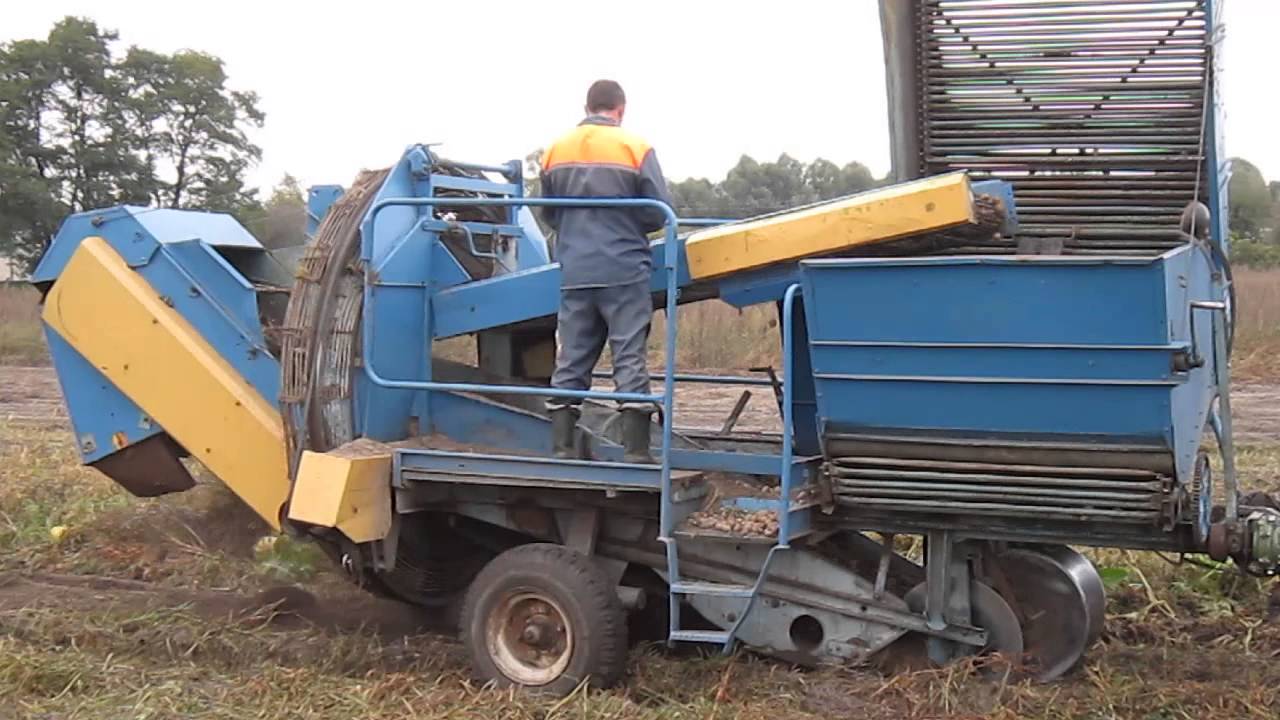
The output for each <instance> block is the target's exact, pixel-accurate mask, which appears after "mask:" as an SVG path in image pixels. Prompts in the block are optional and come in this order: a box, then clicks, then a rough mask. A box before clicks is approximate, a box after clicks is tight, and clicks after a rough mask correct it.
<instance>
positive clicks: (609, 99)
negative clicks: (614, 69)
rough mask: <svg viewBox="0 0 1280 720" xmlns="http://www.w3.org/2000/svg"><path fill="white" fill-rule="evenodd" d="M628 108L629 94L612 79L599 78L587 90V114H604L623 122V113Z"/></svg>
mask: <svg viewBox="0 0 1280 720" xmlns="http://www.w3.org/2000/svg"><path fill="white" fill-rule="evenodd" d="M626 109H627V95H626V93H624V92H622V86H621V85H619V84H618V83H616V82H614V81H612V80H597V81H595V82H593V83H591V88H590V89H589V90H587V108H586V110H587V114H588V115H604V116H606V117H611V118H613V119H614V120H616V121H617V122H622V113H623V112H624V111H625V110H626Z"/></svg>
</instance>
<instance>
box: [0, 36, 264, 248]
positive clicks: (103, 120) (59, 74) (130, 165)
mask: <svg viewBox="0 0 1280 720" xmlns="http://www.w3.org/2000/svg"><path fill="white" fill-rule="evenodd" d="M117 41H118V36H117V34H116V33H115V32H114V31H110V30H105V29H103V28H100V27H99V26H98V25H97V24H96V23H94V22H93V21H91V20H86V19H82V18H73V17H67V18H64V19H63V20H61V21H59V22H58V23H56V24H55V25H54V26H53V28H52V29H51V30H50V32H49V34H48V36H47V37H46V38H45V39H43V40H17V41H13V42H9V43H4V44H3V45H0V187H2V188H3V192H0V255H7V256H9V257H11V258H14V259H17V260H18V261H20V262H21V263H24V264H26V265H28V266H29V265H31V264H33V263H34V261H35V260H36V259H38V258H39V256H40V255H41V253H42V252H43V250H44V247H45V245H46V244H47V242H48V240H49V238H50V237H51V236H52V234H53V233H54V232H55V231H56V228H57V225H58V223H59V222H61V220H62V218H63V217H65V216H66V215H67V214H68V213H72V212H79V211H83V210H87V209H92V208H97V207H105V206H110V205H116V204H121V203H136V204H155V205H162V206H165V207H193V206H198V207H201V208H205V209H211V210H222V211H227V212H232V213H236V214H238V215H240V216H241V217H247V215H248V214H250V213H251V212H252V211H253V210H255V209H256V208H257V205H258V204H257V201H256V199H255V198H254V191H252V190H250V189H248V188H246V187H245V184H244V174H245V172H246V171H247V170H248V168H249V167H250V166H251V165H252V164H253V163H255V162H256V161H257V160H258V158H259V157H260V154H261V151H260V150H259V149H258V147H257V146H256V145H254V144H253V143H252V142H251V140H250V139H249V132H250V131H251V130H252V129H253V128H255V127H260V126H261V124H262V120H263V115H262V112H261V111H260V110H259V109H258V107H257V97H256V96H255V95H253V94H252V93H244V92H238V91H235V90H232V89H230V88H228V87H227V86H226V73H225V71H224V69H223V65H222V61H221V60H219V59H218V58H216V57H213V56H211V55H206V54H203V53H197V52H192V51H181V52H178V53H175V54H173V55H166V54H163V53H157V52H153V51H148V50H143V49H140V48H131V49H130V50H129V51H128V52H127V53H125V54H124V55H123V56H120V55H118V54H117V53H115V52H114V46H115V44H116V43H117Z"/></svg>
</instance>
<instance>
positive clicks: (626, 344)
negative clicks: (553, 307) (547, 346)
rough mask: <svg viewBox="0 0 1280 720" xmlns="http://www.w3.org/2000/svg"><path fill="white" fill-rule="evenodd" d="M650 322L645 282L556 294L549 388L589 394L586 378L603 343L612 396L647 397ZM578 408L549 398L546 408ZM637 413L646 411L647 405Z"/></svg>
mask: <svg viewBox="0 0 1280 720" xmlns="http://www.w3.org/2000/svg"><path fill="white" fill-rule="evenodd" d="M652 318H653V299H652V297H651V295H650V291H649V282H648V281H647V280H646V281H643V282H637V283H630V284H628V285H615V286H612V287H599V288H577V289H565V290H561V291H560V312H559V313H558V314H557V316H556V346H557V348H556V372H555V374H554V375H552V376H551V387H554V388H561V389H565V390H587V389H589V388H590V387H591V373H592V371H594V370H595V367H596V363H597V362H598V361H599V360H600V353H601V352H602V351H603V350H604V343H605V340H608V341H609V350H610V351H611V352H612V353H613V382H614V385H615V386H616V389H617V391H618V392H626V393H644V394H648V393H649V369H648V367H647V365H646V362H645V361H646V358H645V351H646V345H647V344H648V341H649V322H650V320H652ZM581 402H582V401H581V400H578V399H574V398H550V399H548V400H547V407H548V408H549V409H552V410H554V409H555V408H558V407H564V406H565V405H578V404H581ZM626 405H627V406H628V407H630V406H632V404H631V403H627V404H626ZM638 407H643V408H646V409H648V408H650V407H651V405H648V404H641V405H639V406H638Z"/></svg>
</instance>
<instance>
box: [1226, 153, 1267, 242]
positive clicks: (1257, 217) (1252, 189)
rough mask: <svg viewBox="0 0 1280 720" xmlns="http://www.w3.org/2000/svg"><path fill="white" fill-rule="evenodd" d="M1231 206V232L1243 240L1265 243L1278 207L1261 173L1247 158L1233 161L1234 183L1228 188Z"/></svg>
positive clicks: (1232, 179) (1232, 178) (1232, 181)
mask: <svg viewBox="0 0 1280 720" xmlns="http://www.w3.org/2000/svg"><path fill="white" fill-rule="evenodd" d="M1227 197H1228V201H1229V202H1230V205H1231V209H1230V214H1229V218H1230V225H1231V232H1232V233H1233V234H1235V235H1239V236H1241V237H1247V238H1253V239H1262V238H1263V236H1264V235H1266V234H1269V232H1270V230H1271V229H1272V227H1273V224H1274V219H1275V203H1274V201H1273V199H1272V197H1271V189H1270V188H1269V187H1268V186H1267V182H1266V180H1264V179H1263V177H1262V171H1260V170H1259V169H1258V167H1257V166H1256V165H1254V164H1253V163H1251V162H1249V161H1248V160H1245V159H1244V158H1232V159H1231V182H1230V184H1229V185H1228V188H1227Z"/></svg>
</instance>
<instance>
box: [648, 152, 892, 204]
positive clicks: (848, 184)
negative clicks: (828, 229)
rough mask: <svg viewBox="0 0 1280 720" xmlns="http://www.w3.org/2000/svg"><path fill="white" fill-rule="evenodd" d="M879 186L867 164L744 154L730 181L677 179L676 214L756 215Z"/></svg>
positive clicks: (674, 187) (674, 190)
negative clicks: (764, 159) (760, 159)
mask: <svg viewBox="0 0 1280 720" xmlns="http://www.w3.org/2000/svg"><path fill="white" fill-rule="evenodd" d="M875 186H876V180H875V178H874V177H873V176H872V175H871V171H870V170H868V169H867V168H866V166H865V165H862V164H861V163H856V162H851V163H849V164H847V165H845V166H844V167H840V166H839V165H836V164H835V163H833V162H831V161H830V160H826V159H823V158H818V159H817V160H814V161H813V162H811V163H809V164H807V165H806V164H804V163H801V162H800V161H798V160H796V159H795V158H793V157H791V156H790V155H787V154H785V153H784V154H783V155H780V156H779V157H778V159H777V160H776V161H775V162H764V163H762V162H757V161H756V160H755V159H754V158H751V157H750V156H747V155H743V156H742V157H741V158H739V160H738V163H737V164H736V165H734V166H733V168H731V169H730V170H729V172H728V173H727V174H726V175H725V178H724V180H722V181H720V182H718V183H712V182H711V181H710V180H707V179H705V178H690V179H688V180H683V181H681V182H678V183H672V185H671V194H672V195H673V196H674V199H675V202H676V213H677V214H679V215H681V216H684V217H691V216H703V217H711V216H715V217H731V218H741V217H751V216H753V215H763V214H766V213H772V212H778V211H780V210H787V209H789V208H794V207H797V206H800V205H806V204H808V203H813V202H817V201H820V200H832V199H834V198H839V197H844V196H846V195H852V194H854V193H859V192H863V191H865V190H869V189H871V188H873V187H875Z"/></svg>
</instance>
